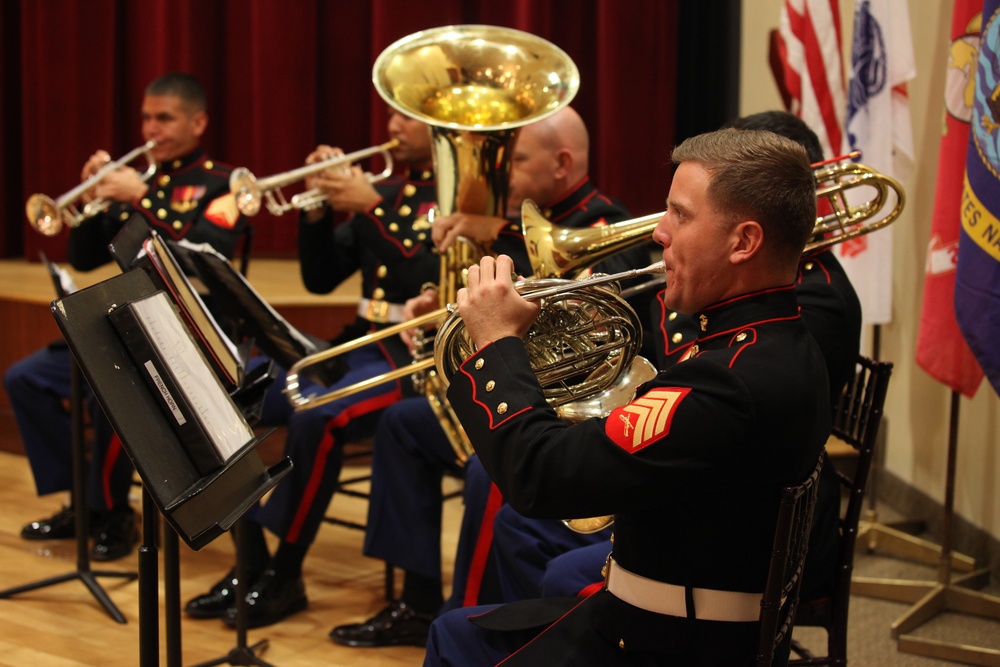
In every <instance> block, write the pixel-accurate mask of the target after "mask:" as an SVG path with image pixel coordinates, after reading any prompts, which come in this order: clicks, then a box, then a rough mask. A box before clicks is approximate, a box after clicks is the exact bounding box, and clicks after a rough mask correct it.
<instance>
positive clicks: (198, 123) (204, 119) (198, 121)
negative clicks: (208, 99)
mask: <svg viewBox="0 0 1000 667" xmlns="http://www.w3.org/2000/svg"><path fill="white" fill-rule="evenodd" d="M191 123H192V124H193V125H194V134H195V136H196V137H200V136H201V135H202V134H204V133H205V128H206V127H208V114H207V113H206V112H204V111H195V112H194V113H193V114H191Z"/></svg>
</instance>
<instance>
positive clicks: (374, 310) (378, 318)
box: [358, 299, 404, 324]
mask: <svg viewBox="0 0 1000 667" xmlns="http://www.w3.org/2000/svg"><path fill="white" fill-rule="evenodd" d="M358 315H359V316H360V317H363V318H365V319H366V320H368V321H369V322H377V323H378V324H386V323H388V322H392V323H394V324H395V323H399V322H403V321H404V320H403V304H401V303H389V302H388V301H381V300H379V299H361V300H359V301H358Z"/></svg>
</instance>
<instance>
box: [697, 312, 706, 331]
mask: <svg viewBox="0 0 1000 667" xmlns="http://www.w3.org/2000/svg"><path fill="white" fill-rule="evenodd" d="M698 321H699V322H701V330H702V331H708V316H707V315H704V314H702V315H701V316H700V317H699V318H698Z"/></svg>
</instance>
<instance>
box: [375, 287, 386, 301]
mask: <svg viewBox="0 0 1000 667" xmlns="http://www.w3.org/2000/svg"><path fill="white" fill-rule="evenodd" d="M372 298H373V299H380V300H381V299H384V298H385V290H384V289H382V288H381V287H376V288H375V291H373V292H372Z"/></svg>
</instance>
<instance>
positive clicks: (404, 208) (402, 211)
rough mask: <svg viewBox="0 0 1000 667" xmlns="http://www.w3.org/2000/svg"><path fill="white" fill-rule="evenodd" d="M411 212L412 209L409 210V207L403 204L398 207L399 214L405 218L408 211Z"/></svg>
mask: <svg viewBox="0 0 1000 667" xmlns="http://www.w3.org/2000/svg"><path fill="white" fill-rule="evenodd" d="M412 210H413V209H411V208H410V207H409V206H407V205H406V204H403V205H402V206H400V207H399V214H400V215H401V216H403V217H404V218H405V217H406V216H408V215H409V214H410V211H412Z"/></svg>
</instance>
